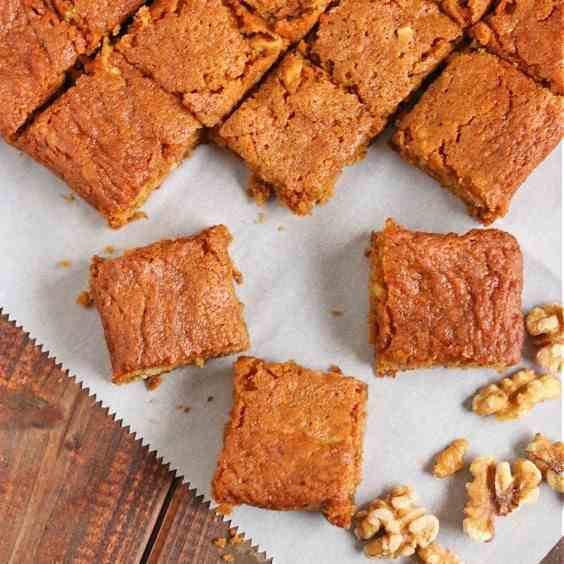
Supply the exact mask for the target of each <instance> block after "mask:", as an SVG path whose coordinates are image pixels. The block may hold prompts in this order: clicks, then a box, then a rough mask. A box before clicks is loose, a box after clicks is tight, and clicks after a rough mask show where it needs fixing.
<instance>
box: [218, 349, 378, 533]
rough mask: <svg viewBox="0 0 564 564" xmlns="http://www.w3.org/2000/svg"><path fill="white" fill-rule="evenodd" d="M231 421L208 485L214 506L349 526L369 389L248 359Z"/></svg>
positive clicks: (239, 366)
mask: <svg viewBox="0 0 564 564" xmlns="http://www.w3.org/2000/svg"><path fill="white" fill-rule="evenodd" d="M234 372H235V378H234V379H235V383H234V386H235V387H234V392H233V408H232V410H231V419H230V421H229V423H228V424H227V426H226V428H225V434H224V444H223V451H222V453H221V455H220V457H219V461H218V466H217V470H216V473H215V477H214V479H213V495H214V498H215V500H216V501H218V502H221V503H228V504H232V505H239V504H242V503H244V504H247V505H254V506H257V507H263V508H265V509H277V510H301V511H306V510H307V511H322V512H323V513H324V514H325V515H326V517H327V519H328V520H329V521H330V522H331V523H333V524H334V525H337V526H338V527H345V528H348V527H349V526H350V523H351V517H352V514H353V511H354V494H355V491H356V488H357V486H358V484H359V482H360V479H361V472H362V435H363V431H364V420H365V405H366V400H367V394H368V392H367V386H366V384H364V383H363V382H359V381H358V380H355V379H354V378H347V377H344V376H342V375H341V373H340V372H338V369H335V371H332V372H328V373H324V372H318V371H315V370H308V369H306V368H303V367H301V366H299V365H298V364H295V363H294V362H286V363H282V364H271V363H267V362H265V361H263V360H261V359H258V358H253V357H241V358H239V360H237V362H236V363H235V367H234Z"/></svg>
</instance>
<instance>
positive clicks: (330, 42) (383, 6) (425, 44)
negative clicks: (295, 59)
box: [307, 0, 462, 134]
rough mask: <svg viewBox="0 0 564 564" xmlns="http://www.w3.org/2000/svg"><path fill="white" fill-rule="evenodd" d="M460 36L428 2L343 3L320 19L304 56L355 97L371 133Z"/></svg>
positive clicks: (376, 0) (356, 0) (372, 0)
mask: <svg viewBox="0 0 564 564" xmlns="http://www.w3.org/2000/svg"><path fill="white" fill-rule="evenodd" d="M461 37H462V28H461V27H460V26H459V25H458V24H456V23H455V22H454V21H453V20H452V19H451V18H449V17H448V16H446V15H445V14H443V13H442V12H441V10H440V9H439V7H438V6H437V4H436V3H435V2H433V1H432V0H343V1H342V2H340V3H339V4H338V5H337V6H336V7H334V8H331V9H330V10H329V11H328V12H326V13H325V14H323V15H322V16H321V19H320V22H319V26H318V28H317V29H316V31H315V32H314V33H313V37H311V38H309V39H308V40H307V53H308V56H309V57H310V58H312V59H313V60H314V61H315V62H317V63H318V64H319V65H321V66H322V67H323V68H324V69H325V70H327V71H328V72H329V73H330V74H331V78H332V80H333V81H334V82H335V83H337V84H340V85H342V86H343V87H345V88H347V89H350V90H353V91H354V92H356V93H357V94H358V97H359V98H360V100H361V101H362V102H363V103H364V104H366V105H367V106H368V108H369V109H370V112H371V113H372V115H373V119H374V134H376V133H379V132H380V131H381V130H382V129H383V128H384V127H385V125H386V123H387V119H388V117H389V116H390V115H391V114H393V113H394V112H395V111H396V110H397V108H398V105H399V104H400V103H401V102H402V101H404V100H405V99H406V98H407V97H408V96H409V95H410V94H411V93H413V92H414V91H415V90H416V89H417V88H418V87H419V86H420V85H421V83H422V81H423V79H424V78H425V77H427V76H428V75H429V73H431V71H432V70H433V69H435V68H436V67H437V65H438V64H439V63H440V62H441V61H443V60H444V59H445V58H446V56H447V55H448V54H449V53H450V52H451V51H452V49H453V48H454V46H455V43H456V42H457V41H458V40H459V39H460V38H461Z"/></svg>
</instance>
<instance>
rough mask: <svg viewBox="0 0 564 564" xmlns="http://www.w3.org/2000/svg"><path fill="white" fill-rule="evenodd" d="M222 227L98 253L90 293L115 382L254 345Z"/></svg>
mask: <svg viewBox="0 0 564 564" xmlns="http://www.w3.org/2000/svg"><path fill="white" fill-rule="evenodd" d="M230 241H231V235H230V233H229V230H228V229H227V227H225V226H224V225H218V226H215V227H211V228H209V229H206V230H205V231H202V232H201V233H199V234H198V235H195V236H193V237H185V238H181V239H176V240H166V241H159V242H158V243H154V244H152V245H149V246H147V247H142V248H138V249H133V250H130V251H127V252H126V253H125V254H124V255H123V256H121V257H118V258H114V259H106V260H105V259H101V258H99V257H94V258H93V259H92V265H91V270H90V292H91V295H92V298H93V299H94V303H95V304H96V308H97V309H98V312H99V313H100V317H101V319H102V324H103V326H104V333H105V336H106V343H107V345H108V349H109V351H110V358H111V362H112V373H113V376H112V381H113V382H114V383H116V384H124V383H127V382H131V381H132V380H135V379H137V378H147V377H150V376H155V375H157V374H162V373H164V372H168V371H170V370H173V369H174V368H176V367H178V366H183V365H186V364H196V365H199V366H200V365H202V364H203V362H204V361H205V360H206V359H208V358H212V357H218V356H224V355H229V354H232V353H236V352H241V351H244V350H246V349H247V348H248V347H249V336H248V333H247V328H246V326H245V321H244V319H243V306H242V305H241V303H240V302H239V300H238V299H237V296H236V295H235V290H234V288H233V279H235V280H237V279H239V277H240V274H239V272H238V271H237V270H236V269H235V267H234V265H233V263H232V262H231V259H230V257H229V253H228V250H227V247H228V245H229V243H230Z"/></svg>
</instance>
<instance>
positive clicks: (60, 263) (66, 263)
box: [57, 259, 72, 268]
mask: <svg viewBox="0 0 564 564" xmlns="http://www.w3.org/2000/svg"><path fill="white" fill-rule="evenodd" d="M71 266H72V262H71V261H70V260H67V259H64V260H59V261H57V267H58V268H70V267H71Z"/></svg>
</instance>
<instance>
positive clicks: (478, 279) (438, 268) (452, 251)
mask: <svg viewBox="0 0 564 564" xmlns="http://www.w3.org/2000/svg"><path fill="white" fill-rule="evenodd" d="M370 260H371V265H372V274H371V281H370V340H371V342H372V343H373V344H374V347H375V350H376V363H375V371H376V373H377V374H379V375H381V376H384V375H394V374H395V373H396V372H397V371H398V370H411V369H417V368H427V367H434V366H447V367H463V368H465V367H474V366H483V367H490V368H496V369H498V370H502V369H504V368H506V367H508V366H511V365H513V364H516V363H518V362H519V361H520V360H521V349H522V345H523V335H524V325H523V315H522V313H521V291H522V287H523V261H522V257H521V250H520V248H519V245H518V243H517V241H516V240H515V238H514V237H512V236H511V235H509V234H508V233H505V232H503V231H498V230H496V229H486V230H472V231H469V232H468V233H466V234H465V235H456V234H454V233H449V234H447V235H443V234H437V233H423V232H417V231H408V230H407V229H404V228H402V227H400V226H398V225H396V224H395V223H394V221H393V220H390V219H388V220H387V222H386V225H385V228H384V230H383V231H380V232H378V233H374V234H373V235H372V249H371V253H370Z"/></svg>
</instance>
